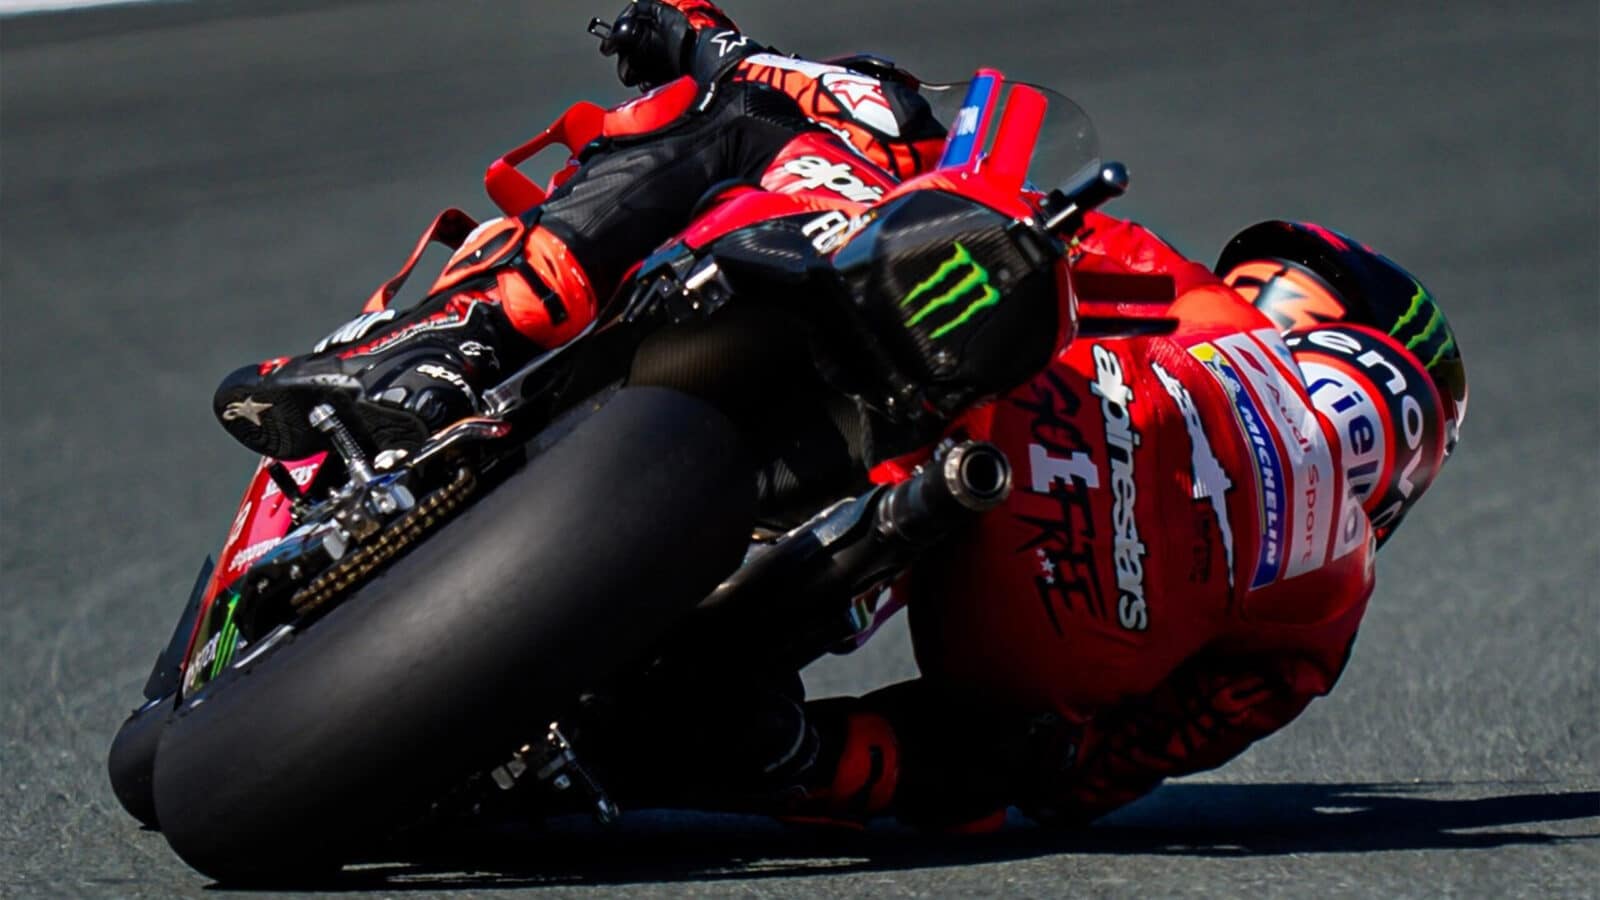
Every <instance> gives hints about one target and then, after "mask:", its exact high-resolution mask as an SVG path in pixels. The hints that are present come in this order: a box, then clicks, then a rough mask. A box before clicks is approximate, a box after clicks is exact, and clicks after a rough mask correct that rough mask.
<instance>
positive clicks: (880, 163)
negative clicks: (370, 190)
mask: <svg viewBox="0 0 1600 900" xmlns="http://www.w3.org/2000/svg"><path fill="white" fill-rule="evenodd" d="M591 31H593V32H594V33H596V34H599V35H601V36H602V38H603V40H602V43H601V50H602V52H604V53H606V54H608V55H610V54H615V55H616V56H617V57H618V60H619V62H618V73H619V75H620V77H621V79H622V81H623V83H624V84H627V85H636V84H637V85H641V86H644V87H647V88H650V91H649V93H647V94H646V95H645V96H643V97H640V98H638V99H635V100H634V101H632V102H630V103H627V104H624V105H622V106H620V107H618V108H616V109H614V110H612V111H610V112H609V113H608V114H607V115H606V116H605V119H604V122H603V125H602V129H601V133H600V137H599V138H598V139H596V140H595V141H593V142H592V143H590V144H589V145H588V146H587V147H584V148H582V150H581V151H580V152H579V153H578V154H577V156H578V161H579V162H580V163H581V165H579V166H578V167H577V168H576V169H575V170H573V171H572V172H571V174H570V177H567V178H566V180H565V181H564V182H563V183H562V184H561V185H560V187H558V188H557V189H556V190H554V191H553V192H552V193H551V194H550V196H549V197H548V198H547V199H546V200H545V201H544V202H543V203H542V204H540V205H538V206H536V207H534V208H533V209H531V210H529V211H528V212H526V213H524V214H522V215H520V216H516V217H510V218H505V219H497V220H493V221H491V222H486V223H484V224H483V225H482V226H478V227H476V228H475V229H474V228H473V227H472V226H473V225H474V224H475V223H472V222H471V221H470V220H468V219H466V217H465V216H464V215H463V214H455V215H453V216H452V215H451V214H447V215H446V216H444V217H441V219H440V221H439V222H438V223H436V224H435V228H434V231H433V232H430V235H429V237H430V238H434V237H438V238H441V239H443V240H445V241H446V242H447V243H449V244H451V245H454V246H456V247H457V249H456V251H455V254H454V255H453V256H452V258H451V260H450V261H449V263H448V264H447V265H446V266H445V269H444V271H443V273H442V274H441V276H440V277H439V279H438V280H437V281H436V282H435V283H434V285H433V286H432V288H431V289H430V290H429V292H428V299H427V300H425V301H424V302H423V303H421V304H419V305H418V306H416V307H414V308H413V309H411V310H409V311H406V312H405V313H404V314H402V313H400V312H399V311H397V310H394V309H391V308H388V307H387V301H388V300H389V299H390V298H391V297H392V295H393V293H394V292H395V290H397V288H398V285H399V283H400V282H401V281H403V279H404V277H405V276H406V275H408V274H409V271H410V265H409V264H408V266H407V268H406V269H405V270H403V272H402V274H401V276H399V277H398V278H397V279H396V280H395V281H394V282H391V283H390V284H389V285H386V286H385V288H384V290H382V291H380V296H379V297H375V298H374V301H373V302H372V303H369V304H368V307H367V311H366V313H365V314H364V315H363V316H361V317H359V318H357V319H355V320H353V321H352V322H350V323H347V324H346V325H344V326H343V327H341V328H340V329H338V330H337V331H335V332H334V333H333V334H332V335H330V336H329V337H328V338H327V339H325V340H324V341H323V342H322V343H320V344H318V345H317V347H316V349H315V351H314V352H312V353H310V354H306V355H303V356H299V357H295V358H293V359H289V358H280V359H275V360H269V361H267V362H265V363H262V364H260V365H258V366H247V367H245V368H242V369H240V370H238V371H236V372H234V373H233V374H231V375H230V376H228V378H227V379H225V380H224V382H223V384H222V385H221V387H219V388H218V390H217V393H216V397H215V400H214V406H215V411H216V413H217V415H218V417H219V418H220V419H221V420H222V424H223V426H224V427H225V428H227V430H228V431H229V432H230V433H232V434H233V435H234V436H235V437H236V438H238V439H239V440H240V441H241V442H242V443H244V444H245V445H246V446H247V447H249V448H250V449H252V450H255V451H257V452H259V453H261V454H263V455H265V456H270V457H275V458H280V459H294V458H299V457H303V456H307V455H310V454H311V453H314V452H316V451H317V450H319V449H322V447H323V439H322V437H321V436H320V435H319V434H317V433H316V432H315V431H314V430H312V429H311V428H310V426H309V425H308V424H307V413H308V412H309V409H310V406H311V405H315V404H316V403H321V402H328V401H332V402H334V403H335V405H336V406H339V407H342V408H344V411H346V412H348V413H350V414H352V415H354V416H355V417H356V418H358V419H359V420H360V423H361V424H362V425H363V426H364V429H363V430H364V431H365V432H367V433H369V434H372V435H374V437H375V440H376V442H378V443H395V442H404V441H406V440H417V439H419V438H420V437H425V436H426V435H427V434H430V433H431V432H433V431H434V430H436V429H437V428H438V427H440V426H441V425H444V424H448V423H450V422H453V421H456V420H457V419H460V418H461V417H462V416H464V415H470V414H472V413H473V412H480V411H481V409H480V408H479V407H480V405H481V398H480V396H479V392H480V391H481V390H482V389H484V388H486V387H489V386H492V385H494V384H497V383H498V382H499V381H500V380H501V379H502V378H504V377H505V376H506V375H508V374H509V373H511V372H513V371H515V370H516V369H517V368H518V367H520V366H521V365H522V364H523V363H524V362H525V361H527V360H528V359H530V358H532V357H533V356H534V355H535V354H537V353H539V352H541V351H544V350H549V349H551V348H554V347H557V346H559V345H561V344H564V343H566V342H568V341H570V340H572V338H573V337H575V336H576V335H578V334H579V333H581V332H582V331H583V330H584V328H586V327H587V326H588V325H589V324H590V323H591V322H593V321H595V319H596V317H597V316H598V314H599V312H600V308H601V305H602V304H603V303H604V302H606V301H607V299H608V298H611V297H612V295H613V293H614V292H615V291H616V289H617V288H618V286H619V284H621V283H622V282H623V281H624V278H625V276H626V275H627V274H628V273H629V270H630V268H631V267H633V266H635V265H636V264H638V262H639V261H640V260H641V259H644V258H645V257H646V256H648V255H649V254H650V253H651V252H652V251H653V250H656V249H657V248H658V247H659V246H660V245H661V244H662V243H663V242H665V241H666V240H667V239H668V238H671V237H672V236H674V235H676V234H678V233H679V232H680V231H682V230H683V229H684V228H685V226H687V225H688V224H689V222H690V220H691V218H693V217H694V215H693V214H694V213H696V212H698V211H701V210H704V209H707V208H709V207H710V206H712V205H715V204H716V203H717V202H719V201H724V200H729V199H734V198H737V196H738V194H739V193H741V192H742V191H748V190H750V189H751V188H759V189H761V190H763V191H767V192H775V193H779V194H785V195H791V196H793V197H795V198H796V199H797V200H798V201H800V202H797V203H796V204H793V205H791V207H789V208H788V209H786V210H785V212H787V213H788V214H789V215H791V216H792V215H793V214H795V213H806V212H809V213H810V215H809V216H807V217H806V218H805V222H811V221H813V220H816V219H817V217H818V214H819V213H829V212H832V213H835V214H847V215H846V220H847V221H848V218H849V217H850V216H854V215H855V214H857V213H859V212H860V211H861V210H863V209H865V208H866V206H867V205H870V204H875V203H878V202H879V201H881V200H882V199H883V198H885V197H886V196H887V195H888V194H889V192H890V191H892V190H893V189H894V188H895V186H896V185H897V183H898V181H899V180H900V177H903V176H906V175H910V174H914V173H916V172H919V171H922V170H924V169H926V168H928V167H929V166H931V165H932V164H933V162H934V161H935V160H937V158H938V156H939V154H940V151H941V149H942V147H943V141H944V129H943V127H942V126H941V125H940V124H939V123H938V122H937V121H936V120H935V119H934V117H933V115H932V113H931V111H930V109H929V107H928V104H927V103H926V102H925V101H924V100H923V99H922V98H921V97H920V96H919V95H918V93H917V83H916V81H915V79H913V78H911V77H910V76H909V75H908V74H906V73H904V72H902V71H900V70H898V69H896V68H895V67H894V66H893V65H892V64H891V63H888V62H886V61H883V60H877V59H872V58H868V57H858V58H853V59H849V60H844V61H842V62H841V63H840V64H821V63H815V62H810V61H807V60H803V59H797V58H793V57H788V56H782V55H779V54H777V53H773V52H770V51H768V50H767V49H766V48H764V47H762V46H761V45H759V44H757V43H756V42H755V41H753V40H751V39H750V38H748V37H746V36H745V35H743V34H742V33H740V32H739V31H737V30H736V29H735V27H734V25H733V22H732V20H731V19H729V18H728V17H727V16H726V15H725V14H723V13H722V12H721V11H720V10H718V9H717V8H716V7H715V6H712V5H711V4H710V3H707V2H703V0H669V2H662V0H639V2H636V3H630V4H629V5H628V7H626V8H625V9H624V10H623V12H622V14H621V15H620V16H619V18H618V20H617V22H616V24H615V25H612V26H610V27H609V28H607V27H605V26H602V25H598V24H596V25H593V26H591ZM841 211H842V213H841ZM997 218H998V217H997ZM796 227H797V228H798V227H801V226H798V225H797V226H796ZM836 231H837V229H836ZM804 236H805V237H806V238H807V243H810V242H811V240H812V239H813V238H816V237H817V236H816V235H814V234H811V233H807V234H805V235H804ZM746 238H749V235H746ZM818 239H820V238H818ZM764 242H765V243H772V242H776V243H778V244H784V243H787V241H786V240H785V239H784V238H771V236H764V237H763V240H756V241H752V240H748V239H747V240H745V241H743V242H740V241H738V240H736V239H730V240H728V241H725V242H724V243H725V244H727V245H729V246H732V247H734V250H733V252H734V253H735V255H740V254H739V252H738V251H739V250H741V249H742V250H745V251H747V252H745V253H743V254H742V255H743V256H745V257H750V256H752V255H759V252H758V249H757V250H752V248H750V247H749V246H748V245H749V244H750V243H764ZM735 245H738V246H735ZM699 249H705V248H699ZM786 252H787V251H785V250H784V249H783V248H782V247H779V248H778V251H777V253H776V255H778V256H784V255H786ZM414 263H415V257H413V261H412V264H414ZM742 263H743V265H742V266H741V265H739V264H737V263H736V264H734V265H732V266H729V267H727V268H730V269H737V268H744V269H749V268H752V267H755V268H760V260H754V259H748V258H747V259H744V260H742ZM664 274H671V273H664ZM871 299H872V298H867V304H868V305H870V304H871ZM993 312H994V313H996V314H999V317H1000V319H1005V318H1006V317H1007V315H1011V316H1022V317H1023V318H1027V319H1028V321H1027V322H1026V327H1025V328H1023V329H1022V330H1023V331H1024V332H1025V333H1042V334H1049V333H1053V332H1054V331H1055V327H1054V325H1055V317H1056V311H1055V310H1054V308H1051V309H1049V310H1040V311H1037V312H1036V313H1034V314H1032V316H1031V318H1030V317H1029V314H1028V313H1027V311H1026V310H1025V309H1022V308H1021V305H1019V304H1006V305H1004V307H1003V308H1002V309H1001V310H995V311H993ZM989 318H990V314H989V313H985V314H984V315H982V316H980V321H976V322H974V323H972V326H971V327H969V328H968V329H967V330H968V331H969V332H977V331H978V330H979V326H981V325H982V321H981V320H985V319H989ZM1041 318H1048V319H1049V321H1041ZM996 322H997V325H1000V326H1002V327H1000V329H999V330H1005V327H1004V325H1003V323H1002V322H1000V321H999V320H996ZM907 327H908V328H909V329H910V330H911V331H912V332H913V333H915V332H916V331H917V328H916V327H915V326H913V325H908V326H907ZM883 337H884V338H885V339H887V341H888V343H889V344H890V345H893V346H902V345H903V346H905V347H906V348H908V349H907V351H906V352H907V353H908V354H909V356H907V357H906V358H901V359H895V360H884V362H885V364H886V366H887V368H889V369H892V370H895V371H897V372H901V374H907V373H905V372H904V371H903V370H909V377H911V378H915V377H916V374H917V372H919V371H923V370H927V369H930V368H945V366H942V365H935V364H933V363H932V361H929V360H919V359H915V358H910V357H914V356H916V355H917V354H918V353H919V352H920V350H922V349H926V348H925V346H924V344H925V342H922V343H919V342H917V341H915V340H913V341H912V342H911V343H910V344H906V343H905V342H904V341H903V340H902V339H900V338H898V337H896V336H894V335H884V336H883ZM978 343H982V342H978ZM991 343H993V342H991ZM1037 351H1038V352H1036V353H1035V354H1034V360H1033V362H1035V363H1037V364H1042V362H1043V357H1044V355H1045V354H1047V353H1048V347H1046V346H1043V345H1042V344H1041V345H1040V346H1039V347H1038V348H1037ZM889 352H891V353H892V352H893V347H891V348H890V350H889ZM984 352H985V351H984V350H983V349H982V348H981V347H978V346H969V348H968V356H970V357H971V358H969V359H967V360H966V361H965V362H962V361H961V360H957V361H956V365H954V366H953V367H951V368H954V369H956V370H960V371H967V370H988V369H993V368H995V367H996V366H999V367H1001V368H1005V369H1014V370H1015V374H1014V375H1012V376H1010V380H1009V381H1006V382H1005V384H1011V383H1015V382H1016V381H1017V380H1020V379H1021V378H1022V377H1023V376H1024V375H1025V370H1022V369H1018V368H1017V367H1016V366H1015V364H1014V363H1015V361H1016V357H1017V354H1016V353H1015V352H1014V351H1013V350H1012V349H1011V348H1006V349H1005V350H1004V352H1003V353H1000V352H998V351H996V352H995V355H997V356H1000V357H1002V358H1000V359H996V360H991V361H987V362H985V361H983V360H981V359H980V358H979V357H981V356H982V355H983V353H984ZM900 380H901V379H896V381H897V382H898V381H900ZM922 380H926V379H922ZM904 387H905V385H904V384H898V383H897V385H896V386H893V387H891V386H888V385H882V386H875V385H864V384H858V385H857V388H858V391H857V392H859V393H869V394H870V393H872V392H873V391H874V389H876V390H878V391H879V392H880V393H884V394H885V395H884V396H883V397H881V398H879V399H878V405H880V406H882V405H888V404H890V402H891V400H892V399H893V398H891V396H889V394H891V393H893V392H894V390H896V389H904ZM922 387H923V388H925V390H922V391H921V392H920V395H919V396H918V397H917V400H918V401H919V402H917V403H915V404H912V406H913V407H920V406H922V405H923V404H924V403H928V404H932V405H934V406H939V407H945V408H955V407H957V406H959V405H960V403H961V402H963V401H964V400H966V399H969V395H970V393H971V388H970V387H959V388H958V387H956V386H946V387H947V388H948V390H946V389H944V388H939V387H936V386H932V385H922ZM946 393H947V394H948V396H941V395H942V394H946ZM903 408H904V407H903Z"/></svg>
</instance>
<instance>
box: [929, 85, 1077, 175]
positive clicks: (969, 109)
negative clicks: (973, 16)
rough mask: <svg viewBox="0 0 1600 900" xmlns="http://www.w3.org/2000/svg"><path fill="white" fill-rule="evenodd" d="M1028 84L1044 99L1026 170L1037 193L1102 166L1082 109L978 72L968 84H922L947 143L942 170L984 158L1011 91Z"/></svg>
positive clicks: (1056, 95)
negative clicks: (947, 132)
mask: <svg viewBox="0 0 1600 900" xmlns="http://www.w3.org/2000/svg"><path fill="white" fill-rule="evenodd" d="M1023 85H1026V86H1027V87H1030V88H1032V89H1034V90H1036V91H1038V92H1039V93H1041V94H1043V95H1044V97H1045V99H1046V101H1047V103H1048V106H1047V108H1046V111H1045V118H1044V126H1043V128H1042V130H1041V131H1040V133H1039V142H1038V145H1037V146H1036V147H1035V148H1034V151H1033V159H1032V160H1031V162H1030V164H1029V166H1028V181H1029V183H1030V185H1031V186H1033V187H1034V188H1036V189H1038V190H1041V191H1049V190H1051V189H1052V188H1056V187H1060V186H1062V185H1064V184H1076V183H1078V182H1079V181H1080V180H1081V179H1083V178H1085V177H1087V176H1088V175H1089V174H1090V173H1093V172H1095V171H1097V170H1098V169H1099V167H1100V143H1099V138H1098V137H1097V136H1096V135H1095V130H1094V123H1093V122H1091V121H1090V120H1089V114H1088V113H1086V112H1084V111H1083V109H1082V107H1080V106H1078V104H1076V103H1074V102H1072V100H1070V99H1068V98H1067V97H1066V96H1065V95H1064V94H1062V93H1061V92H1060V91H1056V90H1053V89H1051V88H1047V87H1045V86H1043V85H1038V84H1029V83H1027V82H1020V81H1019V82H1009V81H1003V80H1001V78H1000V77H999V73H991V72H985V71H980V72H979V73H978V75H977V76H975V77H974V78H973V79H972V80H971V81H963V82H943V83H927V82H925V83H923V85H922V89H921V90H922V95H923V96H924V97H926V98H927V100H928V103H929V105H930V106H932V107H933V113H934V115H935V116H936V117H937V118H938V119H939V121H940V123H942V124H944V125H945V126H946V127H947V128H949V129H950V134H951V139H950V140H949V142H948V143H947V144H946V147H947V150H946V153H945V158H944V160H942V161H941V165H960V164H962V163H964V162H966V161H968V160H969V159H970V158H971V156H972V155H974V154H975V155H977V156H979V157H982V156H985V155H987V153H988V151H989V150H990V148H991V147H992V146H993V145H994V139H995V134H996V132H997V130H998V127H999V123H1000V121H1001V120H1002V118H1003V117H1004V116H1005V111H1006V106H1007V104H1008V103H1009V101H1010V99H1011V96H1012V94H1013V92H1015V91H1016V89H1017V88H1018V87H1019V86H1023Z"/></svg>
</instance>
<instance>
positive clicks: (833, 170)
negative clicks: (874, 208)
mask: <svg viewBox="0 0 1600 900" xmlns="http://www.w3.org/2000/svg"><path fill="white" fill-rule="evenodd" d="M783 170H784V171H785V172H788V173H789V174H790V175H796V176H799V178H800V180H799V181H796V182H794V183H793V184H789V185H786V186H785V187H784V188H783V192H784V193H795V192H797V191H814V190H816V189H817V188H827V189H828V190H830V191H833V192H834V193H835V194H838V195H839V196H841V197H843V198H845V199H846V200H853V201H855V202H856V203H876V202H878V201H879V200H882V199H883V188H880V187H873V186H872V185H870V184H867V183H866V182H865V181H862V180H861V176H859V175H857V174H856V173H855V170H854V169H852V168H850V164H849V163H843V162H829V161H827V160H826V159H823V158H822V157H820V156H801V157H797V158H795V159H792V160H790V161H788V162H787V163H784V165H783Z"/></svg>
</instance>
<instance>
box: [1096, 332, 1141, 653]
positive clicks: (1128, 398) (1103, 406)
mask: <svg viewBox="0 0 1600 900" xmlns="http://www.w3.org/2000/svg"><path fill="white" fill-rule="evenodd" d="M1091 355H1092V356H1093V357H1094V381H1093V382H1092V383H1091V384H1090V385H1089V392H1090V393H1092V394H1094V395H1095V396H1096V397H1099V398H1100V415H1101V416H1102V417H1103V418H1104V419H1105V423H1106V456H1107V457H1108V458H1109V460H1110V469H1111V546H1112V553H1111V559H1112V562H1113V564H1114V568H1115V569H1116V573H1117V624H1119V625H1121V626H1122V627H1123V628H1125V629H1127V630H1128V631H1144V630H1145V629H1146V628H1148V627H1149V625H1150V616H1149V612H1148V610H1147V608H1146V605H1145V600H1144V557H1145V553H1146V551H1145V545H1144V541H1142V540H1140V539H1139V517H1138V508H1137V506H1138V499H1139V490H1138V483H1137V482H1135V481H1134V479H1133V453H1134V450H1135V449H1136V448H1137V447H1138V446H1139V440H1140V439H1139V432H1137V431H1135V430H1134V427H1133V389H1132V388H1131V387H1129V386H1128V382H1127V379H1126V378H1124V377H1123V372H1122V359H1121V357H1119V356H1117V354H1116V353H1114V352H1112V351H1111V350H1108V349H1106V347H1104V346H1103V345H1100V344H1095V345H1094V347H1093V348H1092V350H1091Z"/></svg>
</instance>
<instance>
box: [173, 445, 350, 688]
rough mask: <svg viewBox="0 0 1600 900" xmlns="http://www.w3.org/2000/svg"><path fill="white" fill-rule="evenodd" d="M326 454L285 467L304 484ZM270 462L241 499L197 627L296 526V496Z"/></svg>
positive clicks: (188, 654) (187, 654)
mask: <svg viewBox="0 0 1600 900" xmlns="http://www.w3.org/2000/svg"><path fill="white" fill-rule="evenodd" d="M326 458H327V454H326V453H318V454H317V455H315V456H310V457H307V458H305V459H302V460H296V461H294V462H286V463H284V467H285V468H287V469H288V470H289V475H290V477H292V478H293V479H294V481H295V484H298V485H300V487H301V488H304V487H305V486H306V485H308V484H310V483H311V480H312V479H314V478H316V477H317V471H318V470H319V469H320V468H321V467H322V462H323V460H324V459H326ZM270 462H271V460H268V459H262V460H261V463H260V464H259V465H258V466H256V471H255V475H253V476H252V477H251V479H250V485H249V487H247V488H245V492H244V499H242V500H241V501H239V511H238V512H237V513H235V514H234V517H233V524H232V525H231V526H230V527H229V528H228V537H227V538H226V539H225V540H224V541H223V542H222V550H221V552H219V553H218V554H217V567H216V569H215V570H213V571H212V573H211V581H210V582H209V583H208V584H207V585H206V587H205V592H204V593H203V594H202V595H201V598H202V599H201V602H200V614H199V615H198V616H196V617H195V627H196V629H198V628H199V627H200V625H201V624H202V623H204V622H205V620H206V616H205V613H206V610H208V609H210V608H211V603H212V601H214V600H215V599H216V597H217V594H218V593H219V592H220V591H221V590H222V589H223V588H224V587H226V586H227V585H229V584H231V583H233V581H234V579H236V578H238V577H239V576H240V575H243V574H244V573H245V572H246V571H247V570H248V569H249V568H250V566H251V565H252V564H254V563H255V561H256V560H258V559H260V558H261V557H262V556H264V555H266V553H267V552H268V551H269V550H271V549H272V548H273V547H275V546H277V545H278V542H279V541H282V540H283V536H284V535H286V534H288V533H289V530H290V528H291V527H293V522H292V521H291V518H290V513H291V510H292V508H293V501H292V498H289V497H285V496H284V495H283V491H281V490H279V489H278V483H277V482H275V481H273V480H272V476H270V475H268V474H267V464H268V463H270ZM189 641H190V646H189V647H187V648H185V650H184V654H183V658H184V659H185V660H188V659H189V658H190V657H191V656H192V655H193V653H194V647H193V642H194V635H193V634H191V635H190V636H189Z"/></svg>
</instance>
